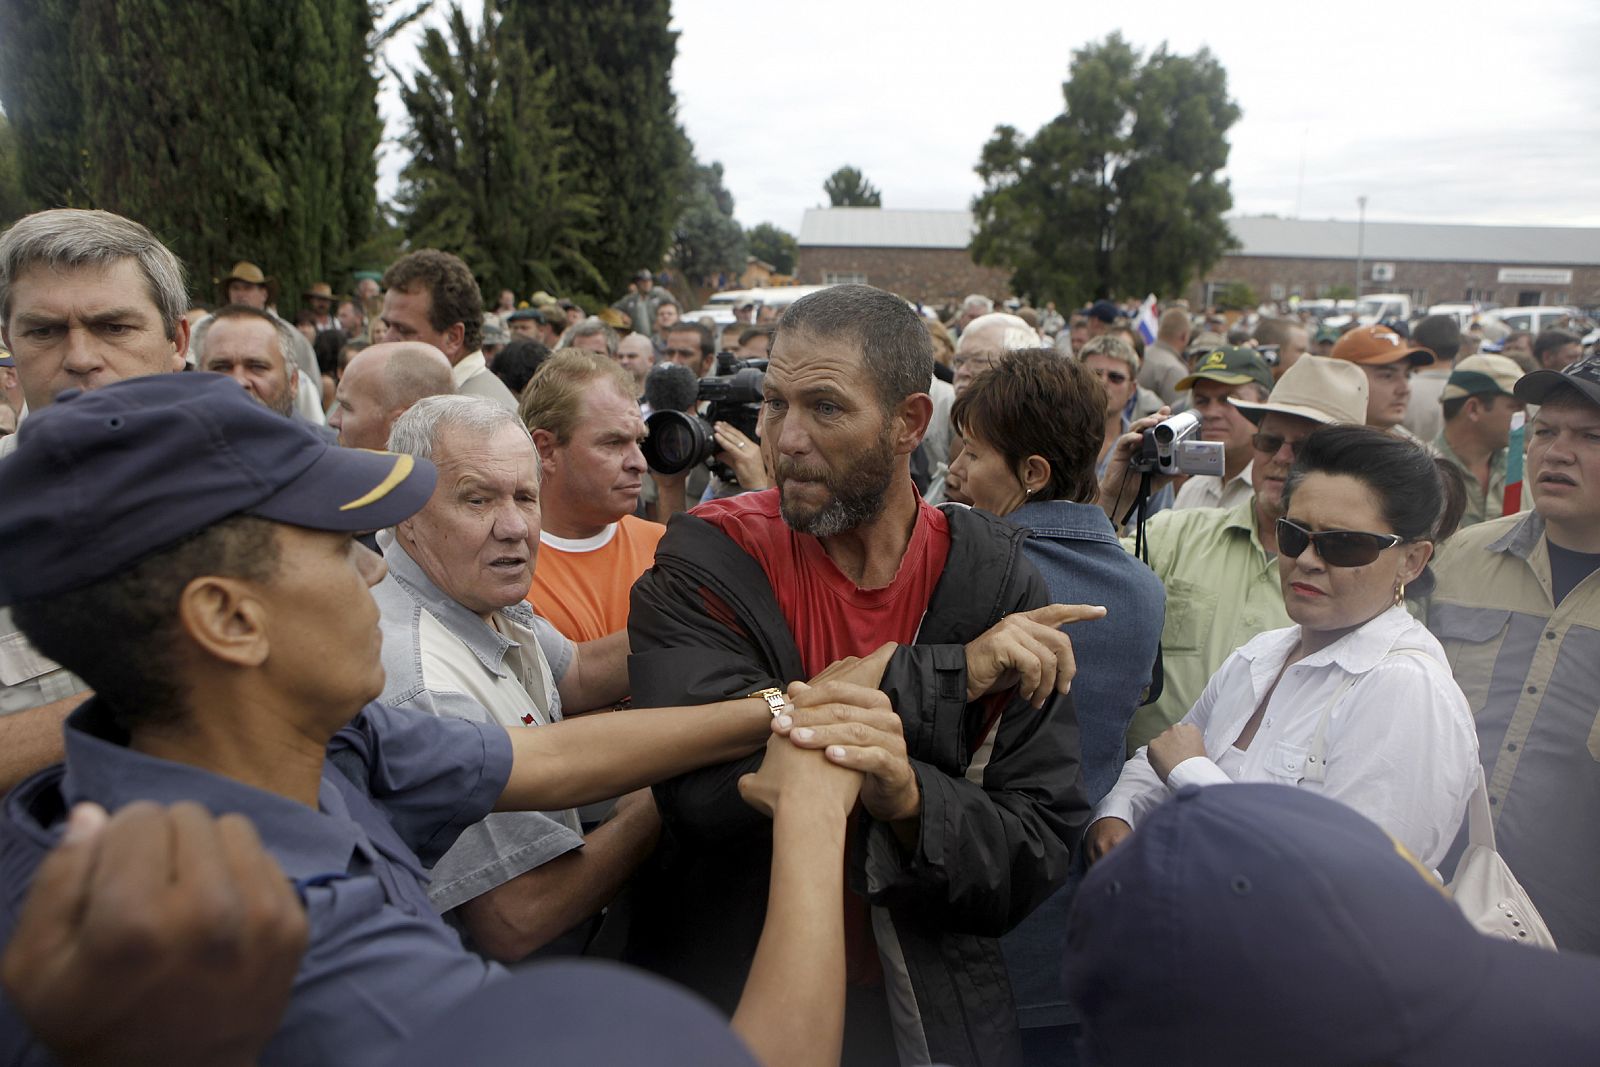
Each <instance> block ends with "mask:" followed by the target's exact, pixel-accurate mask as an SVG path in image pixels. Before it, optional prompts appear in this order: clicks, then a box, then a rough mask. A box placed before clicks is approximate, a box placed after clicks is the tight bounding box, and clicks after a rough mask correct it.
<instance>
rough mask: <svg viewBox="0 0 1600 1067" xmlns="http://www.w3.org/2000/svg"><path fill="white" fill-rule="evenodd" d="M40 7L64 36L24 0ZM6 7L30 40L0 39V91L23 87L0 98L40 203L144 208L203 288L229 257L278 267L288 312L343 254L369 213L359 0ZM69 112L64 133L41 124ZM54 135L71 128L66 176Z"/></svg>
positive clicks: (370, 153) (140, 211) (127, 211)
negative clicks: (0, 78)
mask: <svg viewBox="0 0 1600 1067" xmlns="http://www.w3.org/2000/svg"><path fill="white" fill-rule="evenodd" d="M45 7H48V8H50V9H51V11H52V12H53V13H54V14H55V15H56V16H58V18H57V19H56V21H54V22H51V23H49V27H50V28H52V29H53V30H59V29H60V26H61V25H62V19H65V25H66V26H67V30H66V32H65V33H64V34H62V33H55V34H54V36H52V34H51V33H47V32H45V27H44V26H43V24H42V23H41V21H40V20H39V19H37V18H35V19H33V20H32V22H31V23H30V21H29V16H28V15H24V14H22V12H24V11H29V10H35V9H37V10H42V9H43V8H45ZM0 12H3V13H4V14H3V16H0V33H3V30H4V28H5V27H8V26H11V25H18V24H28V25H30V26H31V30H30V32H31V33H32V38H31V39H32V42H33V45H32V47H31V49H30V50H29V51H27V52H26V54H23V55H14V54H13V50H14V49H15V48H16V47H17V45H16V43H15V42H10V41H8V42H7V44H6V48H7V55H6V58H7V64H8V66H11V67H12V69H11V70H10V71H8V74H7V81H6V83H4V84H0V91H5V92H7V93H8V94H15V93H16V91H17V86H18V85H20V86H22V91H21V93H20V95H7V96H6V98H5V102H6V110H7V113H8V114H9V115H11V117H12V118H13V119H14V120H15V121H16V123H17V128H18V133H19V136H20V137H21V139H22V141H23V149H22V151H23V159H24V172H25V175H27V177H26V179H25V184H26V185H27V187H28V189H29V191H30V192H33V193H35V194H36V195H37V197H38V199H40V201H41V202H42V204H44V205H46V206H51V205H61V204H72V205H75V206H92V207H102V208H106V209H107V210H111V211H116V212H119V213H120V214H123V215H127V216H129V217H130V218H134V219H137V220H139V221H140V222H143V223H144V224H145V225H147V226H149V227H150V228H151V229H152V230H154V231H155V232H156V233H157V234H158V235H159V236H161V238H162V239H163V240H164V241H166V242H167V244H168V245H169V246H170V247H171V248H172V249H173V251H174V252H176V253H177V254H178V255H179V257H180V258H182V259H183V260H184V262H185V264H186V265H187V266H188V268H189V272H190V278H191V285H192V287H193V288H194V290H195V292H196V293H198V294H201V295H202V296H206V297H209V296H212V295H213V292H212V284H211V280H212V279H213V278H216V277H219V276H220V275H222V274H223V273H224V272H225V271H226V270H227V268H228V266H229V265H231V264H232V263H233V262H234V260H236V259H249V260H253V261H255V262H257V263H259V264H260V265H261V266H262V268H263V269H265V270H266V271H267V272H268V273H270V274H273V275H275V276H276V277H277V279H278V281H279V283H280V286H281V289H282V294H283V295H282V298H281V301H280V306H281V307H283V308H284V309H285V310H289V309H292V308H293V307H294V306H295V305H296V304H297V303H298V294H299V293H300V292H301V291H302V289H304V288H305V286H306V284H308V283H309V282H311V281H313V280H316V279H325V280H328V281H330V282H335V283H337V282H339V281H340V280H341V279H342V278H343V277H344V276H345V274H346V272H347V271H349V270H350V269H351V267H352V266H353V265H354V264H353V262H352V260H353V255H354V250H355V248H356V247H357V246H358V245H359V244H360V243H361V242H363V241H365V240H366V238H367V236H368V235H369V233H370V232H371V230H372V226H373V222H374V220H375V217H376V208H377V204H376V196H377V194H376V181H377V163H376V157H375V153H376V150H377V145H378V139H379V137H380V135H381V133H382V128H381V125H380V123H379V119H378V111H377V80H376V78H375V76H374V75H373V72H372V63H371V49H370V41H371V39H372V35H373V15H372V10H371V9H370V8H369V6H368V3H367V0H280V2H277V3H273V4H261V3H241V2H233V3H217V2H216V0H46V2H45V3H44V4H42V5H40V4H37V3H36V0H3V2H0ZM68 41H70V47H68V44H67V42H68ZM52 71H53V72H54V73H50V72H52ZM63 72H66V73H67V74H69V75H70V76H69V77H66V78H65V81H64V82H56V81H53V80H52V79H54V78H56V76H57V75H61V74H63ZM41 85H42V86H44V87H45V89H46V90H50V91H41V90H40V89H39V88H38V87H39V86H41ZM63 85H65V88H62V86H63ZM57 89H59V90H60V92H55V91H54V90H57ZM46 104H48V105H49V106H48V107H46V106H45V105H46ZM69 105H70V106H69ZM74 109H75V110H74ZM73 114H76V115H77V116H78V119H79V122H78V125H77V127H76V131H75V132H74V129H73V127H72V125H71V123H70V122H68V121H61V122H60V124H59V125H54V126H52V124H53V123H57V121H58V120H60V119H61V118H62V116H66V117H68V118H70V116H72V115H73ZM41 127H46V128H50V134H49V136H46V135H45V133H44V132H43V130H42V129H41ZM51 137H55V138H59V139H62V140H70V141H71V153H75V155H76V160H77V162H78V169H77V170H76V173H75V174H74V173H73V168H72V167H70V166H68V165H66V164H64V163H62V159H64V158H67V157H68V153H66V152H63V151H57V150H56V149H57V147H58V146H57V145H56V144H55V142H54V141H52V140H51V139H50V138H51ZM39 146H43V147H44V148H45V149H46V152H45V158H44V161H43V162H42V163H39V164H36V163H35V161H34V160H33V158H32V156H33V153H34V152H35V151H37V150H38V148H39ZM73 181H77V182H78V186H77V189H78V190H79V191H77V192H75V191H74V187H73V184H72V183H73Z"/></svg>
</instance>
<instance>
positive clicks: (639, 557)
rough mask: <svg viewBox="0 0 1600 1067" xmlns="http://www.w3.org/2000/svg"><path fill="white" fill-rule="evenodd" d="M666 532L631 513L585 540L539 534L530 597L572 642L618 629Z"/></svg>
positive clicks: (535, 607) (623, 625)
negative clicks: (634, 586) (641, 576)
mask: <svg viewBox="0 0 1600 1067" xmlns="http://www.w3.org/2000/svg"><path fill="white" fill-rule="evenodd" d="M666 532H667V528H666V527H665V526H662V525H661V524H660V523H655V522H646V521H645V520H643V519H639V518H635V517H634V516H632V515H624V516H623V517H622V521H620V522H618V523H616V524H615V525H613V526H608V527H606V530H605V532H603V533H601V534H598V535H597V536H595V537H589V538H584V539H583V540H571V539H569V538H565V537H556V536H555V535H554V534H547V533H543V532H541V533H540V534H539V558H538V560H537V562H536V563H535V565H534V569H533V585H532V586H530V587H529V589H528V601H529V602H530V603H531V604H532V605H533V610H534V611H536V612H538V613H539V614H540V615H543V616H544V617H545V618H547V619H549V620H550V622H551V623H553V624H554V625H555V628H556V629H557V630H560V631H561V632H562V633H563V634H565V635H566V636H567V637H569V638H571V639H572V640H574V641H593V640H594V639H595V638H597V637H604V636H606V635H607V634H611V633H616V632H617V631H618V630H621V629H623V628H625V627H626V626H627V625H628V594H629V592H630V591H631V590H632V589H633V583H634V582H635V581H636V580H637V579H638V577H639V575H641V574H643V573H644V572H645V571H647V570H649V569H650V565H651V564H652V563H654V562H655V558H656V543H657V542H659V541H660V540H661V536H662V534H665V533H666Z"/></svg>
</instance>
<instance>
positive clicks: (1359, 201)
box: [1356, 196, 1367, 304]
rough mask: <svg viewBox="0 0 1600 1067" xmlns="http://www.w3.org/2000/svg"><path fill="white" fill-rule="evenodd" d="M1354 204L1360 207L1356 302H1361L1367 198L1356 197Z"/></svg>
mask: <svg viewBox="0 0 1600 1067" xmlns="http://www.w3.org/2000/svg"><path fill="white" fill-rule="evenodd" d="M1356 205H1357V206H1358V207H1360V208H1361V218H1360V221H1359V222H1357V223H1356V303H1358V304H1359V303H1361V276H1362V275H1363V274H1364V273H1365V272H1366V263H1365V260H1366V248H1367V198H1366V197H1364V196H1358V197H1356Z"/></svg>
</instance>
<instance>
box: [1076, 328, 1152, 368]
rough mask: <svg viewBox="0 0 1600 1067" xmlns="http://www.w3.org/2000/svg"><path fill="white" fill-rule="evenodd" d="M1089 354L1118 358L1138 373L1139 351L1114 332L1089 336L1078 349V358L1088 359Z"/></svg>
mask: <svg viewBox="0 0 1600 1067" xmlns="http://www.w3.org/2000/svg"><path fill="white" fill-rule="evenodd" d="M1090 356H1105V357H1107V358H1108V359H1120V360H1121V361H1122V362H1124V363H1126V364H1127V365H1128V366H1129V368H1131V369H1132V370H1133V373H1134V374H1138V373H1139V353H1138V352H1136V351H1135V350H1134V347H1133V345H1131V344H1129V343H1128V339H1127V338H1126V337H1122V336H1120V335H1118V334H1114V333H1103V334H1101V335H1100V336H1099V337H1091V338H1090V339H1089V340H1088V341H1086V342H1085V343H1084V346H1083V347H1082V348H1080V349H1078V358H1079V359H1088V358H1089V357H1090Z"/></svg>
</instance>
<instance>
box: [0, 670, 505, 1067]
mask: <svg viewBox="0 0 1600 1067" xmlns="http://www.w3.org/2000/svg"><path fill="white" fill-rule="evenodd" d="M65 733H66V761H65V763H63V764H59V765H57V766H54V767H51V768H49V769H47V770H44V771H41V772H40V773H39V774H37V775H35V776H33V777H32V778H30V779H28V780H27V781H26V782H24V783H23V784H22V785H20V786H18V787H17V788H16V789H15V790H13V791H12V793H11V794H10V795H9V796H8V797H7V798H6V803H5V816H4V819H3V820H0V894H3V895H0V942H4V941H9V940H10V937H11V932H12V930H13V929H14V927H15V925H16V921H17V915H18V912H19V910H20V908H21V905H22V901H23V899H24V898H25V897H26V895H27V891H28V888H29V886H30V884H31V883H32V881H33V874H34V871H35V870H36V869H37V868H38V865H39V863H40V861H41V860H42V859H43V858H44V855H45V853H46V852H48V851H49V849H50V847H51V846H52V845H54V844H55V843H56V842H57V841H58V840H60V837H61V833H62V830H63V829H64V826H65V819H66V813H67V812H68V811H69V810H70V809H71V805H72V804H74V803H77V802H79V801H84V800H92V801H94V802H96V803H98V804H101V805H103V806H104V807H105V808H106V810H108V811H116V810H117V809H118V808H121V807H122V806H124V805H126V804H128V803H131V802H133V801H135V800H150V801H155V802H157V803H159V804H173V803H176V802H178V801H180V800H190V801H196V802H198V803H200V804H201V805H203V806H204V807H206V808H208V809H209V810H210V811H211V812H212V813H213V814H214V815H222V814H226V813H228V812H236V813H238V814H240V815H244V816H247V817H248V818H249V819H250V821H251V822H253V823H254V824H255V827H256V830H257V832H258V833H259V834H260V835H261V840H262V843H263V844H264V845H265V846H266V848H267V850H268V851H269V852H271V853H272V855H273V857H274V858H275V859H276V860H277V861H278V864H279V866H281V867H282V868H283V871H284V874H285V875H287V876H288V877H289V878H290V879H291V880H293V881H294V883H295V886H296V888H297V890H298V891H299V893H300V896H301V899H302V900H303V901H304V902H305V905H306V912H307V915H308V917H309V919H310V923H311V936H310V943H309V947H308V948H307V950H306V954H305V957H304V958H303V959H302V960H301V963H300V970H299V973H298V974H296V976H295V984H294V992H293V996H292V998H291V1000H290V1003H289V1007H288V1010H287V1012H286V1013H285V1014H284V1018H283V1023H282V1025H281V1026H280V1028H279V1030H278V1033H277V1035H276V1036H275V1037H274V1038H273V1039H272V1042H271V1043H270V1044H269V1045H268V1046H267V1048H266V1050H265V1051H264V1053H263V1055H262V1057H261V1063H262V1064H263V1065H271V1064H285V1065H288V1064H295V1065H301V1064H311V1063H338V1064H383V1063H389V1062H392V1061H393V1060H394V1059H395V1057H396V1056H397V1055H398V1052H399V1050H400V1048H401V1045H402V1042H403V1041H404V1040H405V1039H407V1038H408V1037H410V1036H413V1035H415V1034H417V1033H419V1032H424V1031H425V1030H426V1028H427V1024H428V1023H429V1021H430V1020H431V1019H432V1018H433V1017H435V1016H438V1015H440V1014H441V1013H443V1012H444V1011H446V1010H447V1009H449V1008H451V1007H453V1006H455V1005H457V1004H459V1003H460V1002H461V1001H462V1000H464V999H465V998H467V997H469V996H471V995H473V994H474V993H476V992H477V991H478V990H480V989H481V988H482V987H483V986H484V985H485V984H486V983H488V982H491V981H495V980H498V979H499V978H501V977H502V976H504V974H505V972H504V970H503V969H501V968H500V967H498V966H497V965H495V964H491V963H487V962H485V961H484V960H483V959H481V958H479V957H478V956H476V955H474V954H473V953H471V952H468V951H467V950H466V949H465V948H463V947H462V945H461V939H460V937H459V936H458V935H457V934H456V932H455V931H454V930H452V929H451V928H450V927H448V926H447V925H445V923H444V922H443V920H441V919H440V918H439V916H438V914H437V913H435V911H434V910H433V908H432V906H431V905H430V904H429V903H428V894H427V882H428V875H427V870H426V868H427V867H428V866H431V865H432V864H433V863H434V861H436V860H437V859H438V858H439V857H440V856H441V855H443V854H444V852H445V851H446V850H447V849H448V848H449V847H450V845H451V844H452V843H454V841H455V839H456V837H457V835H459V834H460V833H461V831H462V830H463V829H465V828H466V827H468V826H471V825H472V824H473V823H475V822H477V821H478V820H480V819H482V818H483V817H484V816H485V815H487V814H488V813H489V811H490V810H491V809H492V808H493V807H494V804H495V801H496V800H497V799H498V798H499V796H500V794H501V793H502V792H503V791H504V789H505V785H506V781H507V780H508V779H509V777H510V775H511V741H510V738H509V736H508V735H507V734H506V731H505V730H504V729H503V728H502V727H500V726H497V725H494V724H492V723H475V722H468V721H465V720H462V719H441V718H436V717H435V716H432V715H425V714H419V713H414V712H406V711H401V710H397V709H394V708H389V707H385V706H384V705H382V704H376V703H374V704H369V705H367V706H366V707H365V708H364V709H362V711H361V713H360V714H359V715H357V716H356V718H355V719H354V720H353V721H352V722H351V723H350V725H349V726H347V727H345V729H343V730H341V731H340V732H339V733H338V735H336V736H335V737H334V739H333V740H332V741H331V742H329V744H328V757H329V758H328V762H327V764H325V765H324V767H323V772H322V785H321V790H320V793H319V796H318V810H316V811H313V810H312V809H310V808H308V807H306V806H305V805H304V804H300V803H297V802H295V801H293V800H290V799H288V798H287V797H281V796H278V795H276V794H274V793H267V792H263V791H262V790H259V789H255V788H252V787H250V786H247V785H244V784H243V783H241V782H237V781H234V780H232V779H230V778H224V777H221V776H219V775H216V774H212V773H210V772H209V771H204V770H201V769H199V768H197V767H191V766H188V765H186V764H181V763H173V762H171V761H168V760H163V759H157V758H155V757H153V756H148V755H145V754H144V753H141V752H136V751H134V750H132V749H130V748H128V747H127V744H126V740H127V738H126V735H125V734H124V733H123V731H121V730H120V729H119V728H118V727H117V726H116V725H115V724H114V723H113V722H112V720H111V717H110V715H109V714H108V713H107V711H106V709H105V708H104V706H103V705H102V704H101V702H100V701H99V700H98V699H94V700H90V701H89V702H88V703H86V704H84V705H83V706H82V707H80V708H79V709H78V710H77V711H75V712H73V713H72V715H71V716H70V717H69V718H68V719H67V729H66V731H65ZM50 1062H52V1061H51V1058H50V1057H49V1056H48V1054H47V1053H46V1052H45V1051H44V1049H43V1048H42V1047H41V1046H39V1045H37V1044H36V1043H34V1042H33V1041H32V1039H31V1037H30V1036H29V1035H28V1033H27V1032H26V1030H25V1029H24V1028H23V1027H22V1025H21V1023H20V1021H19V1020H18V1019H17V1017H16V1014H15V1012H14V1011H13V1010H12V1009H11V1007H10V1005H9V1004H8V1003H7V1002H6V1001H5V1000H4V998H3V997H0V1064H16V1063H28V1064H45V1063H50Z"/></svg>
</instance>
